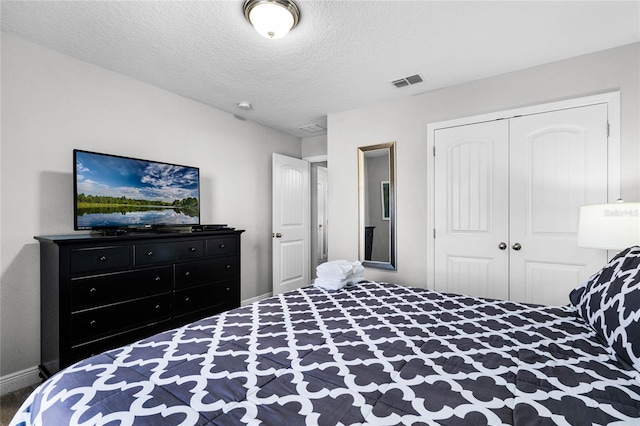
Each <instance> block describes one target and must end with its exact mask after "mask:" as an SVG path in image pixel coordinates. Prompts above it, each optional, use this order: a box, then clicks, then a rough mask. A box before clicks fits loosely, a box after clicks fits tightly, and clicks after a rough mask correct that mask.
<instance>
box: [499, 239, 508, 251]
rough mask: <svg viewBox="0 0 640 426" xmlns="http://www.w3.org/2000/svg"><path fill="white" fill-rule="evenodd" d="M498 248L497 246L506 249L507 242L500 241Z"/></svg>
mask: <svg viewBox="0 0 640 426" xmlns="http://www.w3.org/2000/svg"><path fill="white" fill-rule="evenodd" d="M498 248H499V249H500V250H506V248H507V243H505V242H504V241H503V242H501V243H500V244H498Z"/></svg>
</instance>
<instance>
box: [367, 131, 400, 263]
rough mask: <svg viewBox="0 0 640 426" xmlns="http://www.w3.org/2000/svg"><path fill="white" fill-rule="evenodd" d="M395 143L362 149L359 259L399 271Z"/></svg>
mask: <svg viewBox="0 0 640 426" xmlns="http://www.w3.org/2000/svg"><path fill="white" fill-rule="evenodd" d="M395 193H396V191H395V142H388V143H382V144H378V145H371V146H363V147H359V148H358V209H359V211H358V214H359V221H358V222H359V230H360V231H359V259H360V261H361V262H362V264H363V265H364V266H368V267H372V268H381V269H391V270H395V269H396V251H395V225H396V224H395V221H396V218H395Z"/></svg>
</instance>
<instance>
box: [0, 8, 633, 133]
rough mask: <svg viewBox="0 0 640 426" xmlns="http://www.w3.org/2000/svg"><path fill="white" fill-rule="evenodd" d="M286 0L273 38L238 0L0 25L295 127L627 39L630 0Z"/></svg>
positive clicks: (28, 13)
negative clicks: (293, 4)
mask: <svg viewBox="0 0 640 426" xmlns="http://www.w3.org/2000/svg"><path fill="white" fill-rule="evenodd" d="M297 3H298V5H299V7H300V10H301V19H300V23H299V25H298V26H297V27H296V28H295V29H294V30H293V31H292V32H291V33H290V34H289V35H288V36H286V37H285V38H283V39H279V40H268V39H265V38H263V37H261V36H259V35H258V34H257V33H256V32H254V30H253V29H252V28H251V27H250V25H249V24H248V22H247V21H246V20H245V18H244V15H243V13H242V4H243V0H234V1H77V2H74V1H6V0H2V2H1V7H2V9H1V17H2V30H3V31H8V32H11V33H15V34H17V35H19V36H22V37H24V38H26V39H28V40H31V41H33V42H35V43H38V44H41V45H44V46H47V47H49V48H51V49H54V50H57V51H60V52H62V53H65V54H67V55H70V56H73V57H76V58H79V59H81V60H83V61H86V62H90V63H93V64H96V65H99V66H101V67H103V68H107V69H110V70H113V71H116V72H119V73H122V74H124V75H127V76H130V77H133V78H135V79H138V80H141V81H144V82H147V83H150V84H153V85H155V86H158V87H161V88H164V89H166V90H169V91H171V92H174V93H177V94H180V95H182V96H185V97H187V98H190V99H194V100H196V101H199V102H202V103H205V104H208V105H211V106H213V107H215V108H218V109H221V110H224V111H228V112H230V113H232V114H234V115H237V116H240V117H243V118H246V119H248V120H253V121H256V122H258V123H261V124H264V125H266V126H269V127H272V128H275V129H279V130H281V131H284V132H287V133H290V134H293V135H296V136H299V137H308V136H313V134H309V133H305V132H302V131H300V130H299V127H302V126H305V125H309V124H313V123H318V124H321V125H324V126H326V116H327V114H328V113H333V112H340V111H345V110H349V109H353V108H358V107H361V106H364V105H368V104H371V103H375V102H378V101H382V100H388V99H393V98H399V97H404V96H409V95H414V94H417V93H423V92H427V91H432V90H436V89H438V88H442V87H446V86H451V85H454V84H459V83H463V82H466V81H471V80H476V79H479V78H483V77H488V76H491V75H496V74H501V73H505V72H509V71H514V70H518V69H522V68H527V67H530V66H534V65H538V64H543V63H547V62H552V61H556V60H559V59H564V58H568V57H572V56H577V55H581V54H585V53H590V52H595V51H598V50H603V49H607V48H611V47H615V46H620V45H624V44H628V43H633V42H636V41H639V40H640V7H639V6H640V2H639V1H621V2H617V1H566V2H564V1H549V2H544V1H530V2H528V1H495V2H489V1H427V0H423V1H356V0H352V1H331V0H320V1H318V0H314V1H304V0H298V1H297ZM417 73H420V74H421V75H422V77H423V78H424V82H423V83H419V84H416V85H412V86H408V87H403V88H400V89H398V88H395V87H394V86H393V85H391V84H390V83H389V82H390V81H392V80H395V79H398V78H401V77H405V76H409V75H413V74H417ZM243 101H245V102H249V103H251V104H252V105H253V109H251V110H249V111H242V110H240V109H238V108H237V104H238V103H239V102H243ZM319 134H321V133H319Z"/></svg>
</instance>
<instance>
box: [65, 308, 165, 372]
mask: <svg viewBox="0 0 640 426" xmlns="http://www.w3.org/2000/svg"><path fill="white" fill-rule="evenodd" d="M168 328H172V326H171V322H170V320H169V319H168V318H167V319H163V320H160V321H158V322H154V323H153V324H146V325H141V326H140V327H137V328H134V329H131V330H126V331H123V332H121V333H117V334H112V335H109V336H106V337H102V338H99V339H97V340H90V341H87V342H83V343H79V344H76V345H73V346H71V350H70V351H69V352H68V354H67V355H68V359H67V360H66V362H65V364H66V365H68V364H71V363H74V362H76V361H80V360H81V359H83V358H86V357H89V356H93V355H97V354H99V353H101V352H104V351H108V350H110V349H114V348H117V347H120V346H123V345H126V344H128V343H131V342H135V341H136V340H140V339H144V338H145V337H149V336H152V335H154V334H156V333H158V332H160V331H164V330H167V329H168Z"/></svg>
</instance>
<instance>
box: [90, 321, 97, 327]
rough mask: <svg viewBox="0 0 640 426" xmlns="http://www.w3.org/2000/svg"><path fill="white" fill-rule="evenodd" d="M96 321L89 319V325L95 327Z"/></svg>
mask: <svg viewBox="0 0 640 426" xmlns="http://www.w3.org/2000/svg"><path fill="white" fill-rule="evenodd" d="M97 323H98V321H96V320H91V322H90V323H89V325H90V326H91V327H95V326H96V324H97Z"/></svg>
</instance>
